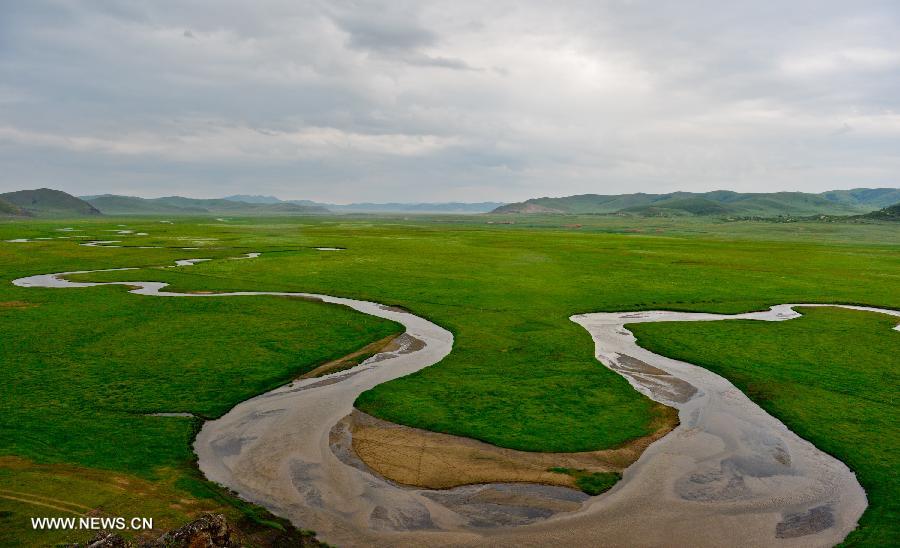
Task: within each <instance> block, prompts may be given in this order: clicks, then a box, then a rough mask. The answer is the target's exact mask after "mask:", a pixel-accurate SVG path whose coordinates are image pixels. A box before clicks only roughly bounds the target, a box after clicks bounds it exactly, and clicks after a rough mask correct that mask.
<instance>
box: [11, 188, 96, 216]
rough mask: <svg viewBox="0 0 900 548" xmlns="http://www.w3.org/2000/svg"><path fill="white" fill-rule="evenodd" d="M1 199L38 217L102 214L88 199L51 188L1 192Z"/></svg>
mask: <svg viewBox="0 0 900 548" xmlns="http://www.w3.org/2000/svg"><path fill="white" fill-rule="evenodd" d="M0 199H2V200H5V201H6V202H8V203H10V204H12V205H13V206H16V207H19V208H21V209H22V210H24V211H25V212H26V213H27V214H29V215H34V216H36V217H91V216H94V215H100V214H101V213H100V210H98V209H97V208H96V207H94V206H93V205H91V204H89V203H87V202H86V201H84V200H81V199H79V198H76V197H75V196H72V195H71V194H68V193H66V192H63V191H61V190H53V189H50V188H38V189H35V190H17V191H15V192H7V193H5V194H0Z"/></svg>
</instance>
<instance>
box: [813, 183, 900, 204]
mask: <svg viewBox="0 0 900 548" xmlns="http://www.w3.org/2000/svg"><path fill="white" fill-rule="evenodd" d="M821 196H822V197H823V198H825V199H826V200H830V201H833V202H837V203H842V204H848V205H856V206H866V207H869V206H871V208H872V209H878V208H883V207H889V206H892V205H894V204H897V203H900V188H854V189H852V190H830V191H828V192H823V193H822V194H821Z"/></svg>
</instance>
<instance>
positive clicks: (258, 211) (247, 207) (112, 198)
mask: <svg viewBox="0 0 900 548" xmlns="http://www.w3.org/2000/svg"><path fill="white" fill-rule="evenodd" d="M84 199H85V200H87V201H88V202H89V203H91V204H92V205H93V206H94V207H97V208H98V209H100V210H101V211H103V212H104V213H106V214H108V215H304V214H320V213H328V210H327V209H325V208H323V207H321V206H307V205H300V204H292V203H284V202H279V203H274V204H270V203H247V202H239V201H233V200H226V199H198V198H183V197H181V196H167V197H165V198H138V197H136V196H117V195H114V194H104V195H102V196H85V197H84Z"/></svg>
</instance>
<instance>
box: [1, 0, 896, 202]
mask: <svg viewBox="0 0 900 548" xmlns="http://www.w3.org/2000/svg"><path fill="white" fill-rule="evenodd" d="M38 186H49V187H53V188H59V189H62V190H66V191H69V192H73V193H75V194H95V193H106V192H110V193H118V194H131V195H140V196H163V195H171V194H181V195H187V196H196V197H211V196H223V195H227V194H234V193H252V194H275V195H277V196H279V197H282V198H300V199H302V198H306V199H314V200H322V201H333V202H350V201H364V200H367V201H450V200H459V201H482V200H497V201H514V200H520V199H525V198H529V197H535V196H545V195H549V196H561V195H568V194H576V193H587V192H592V193H600V194H604V193H609V194H612V193H623V192H635V191H644V192H665V191H672V190H699V191H702V190H712V189H719V188H727V189H733V190H741V191H767V190H806V191H821V190H826V189H832V188H852V187H859V186H890V187H897V186H900V2H897V1H896V0H888V1H884V2H867V1H862V0H857V1H854V2H851V1H846V0H815V1H803V0H789V1H785V0H752V1H750V0H748V1H744V2H738V1H727V2H723V1H721V0H711V1H699V0H680V1H677V2H668V1H660V0H654V1H642V0H632V1H627V0H618V1H612V0H611V1H599V0H594V1H586V2H574V1H558V2H543V1H528V0H517V1H513V2H506V1H504V0H494V1H491V2H484V1H471V2H470V1H467V0H451V1H442V2H427V1H405V0H392V1H384V2H375V1H373V2H370V1H321V2H319V1H299V0H290V1H288V0H285V1H264V0H257V1H254V2H245V1H223V0H215V1H212V0H211V1H194V2H189V1H185V0H172V1H161V0H158V1H154V2H145V1H134V2H129V1H120V2H115V1H100V0H96V1H82V2H75V1H56V2H44V1H37V0H29V1H27V2H24V1H17V0H0V190H2V191H7V190H14V189H20V188H33V187H38Z"/></svg>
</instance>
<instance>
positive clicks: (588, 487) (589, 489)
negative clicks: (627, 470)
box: [550, 466, 622, 496]
mask: <svg viewBox="0 0 900 548" xmlns="http://www.w3.org/2000/svg"><path fill="white" fill-rule="evenodd" d="M550 471H551V472H557V473H560V474H566V475H569V476H572V477H573V478H575V484H576V485H577V486H578V488H579V489H581V490H582V491H584V492H585V493H587V494H588V495H591V496H596V495H599V494H600V493H604V492H606V491H609V490H610V489H612V486H613V485H615V484H616V482H618V481H619V480H620V479H622V474H619V473H618V472H586V471H584V470H576V469H574V468H563V467H560V466H555V467H553V468H551V469H550Z"/></svg>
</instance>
